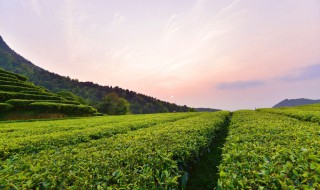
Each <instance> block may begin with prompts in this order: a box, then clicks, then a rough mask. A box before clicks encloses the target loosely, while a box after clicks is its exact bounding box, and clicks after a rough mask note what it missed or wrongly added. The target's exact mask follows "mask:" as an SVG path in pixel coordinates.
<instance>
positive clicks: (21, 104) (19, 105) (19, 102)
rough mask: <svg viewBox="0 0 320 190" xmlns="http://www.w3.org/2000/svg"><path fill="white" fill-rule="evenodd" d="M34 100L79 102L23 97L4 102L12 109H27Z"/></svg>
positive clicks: (66, 102)
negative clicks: (25, 98)
mask: <svg viewBox="0 0 320 190" xmlns="http://www.w3.org/2000/svg"><path fill="white" fill-rule="evenodd" d="M35 102H42V103H43V102H49V103H60V104H71V105H79V104H80V103H79V102H74V101H63V100H24V99H11V100H8V101H6V103H8V104H11V105H12V106H13V107H14V109H28V108H29V105H30V104H31V103H35Z"/></svg>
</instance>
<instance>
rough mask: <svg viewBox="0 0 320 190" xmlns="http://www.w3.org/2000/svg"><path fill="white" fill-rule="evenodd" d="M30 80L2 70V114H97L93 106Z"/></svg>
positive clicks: (0, 94) (0, 101)
mask: <svg viewBox="0 0 320 190" xmlns="http://www.w3.org/2000/svg"><path fill="white" fill-rule="evenodd" d="M27 80H28V78H27V77H24V76H22V75H18V74H15V73H12V72H8V71H5V70H3V69H1V68H0V112H1V113H2V117H3V114H8V113H9V114H12V113H14V114H13V115H17V113H18V114H21V113H22V112H29V113H30V112H32V114H31V115H34V116H37V115H39V114H40V113H42V114H43V113H45V114H49V113H51V114H52V113H55V114H64V115H72V116H78V115H92V114H95V113H96V112H97V110H96V109H94V108H93V107H91V106H87V105H82V104H81V103H80V102H78V101H76V100H75V99H73V98H69V97H62V96H60V95H58V94H54V93H51V92H49V91H48V90H46V89H45V88H44V87H41V86H36V85H34V84H33V83H31V82H28V81H27Z"/></svg>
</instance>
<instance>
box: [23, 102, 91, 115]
mask: <svg viewBox="0 0 320 190" xmlns="http://www.w3.org/2000/svg"><path fill="white" fill-rule="evenodd" d="M29 109H32V110H34V111H39V112H44V113H63V114H66V115H87V114H90V115H91V114H94V113H96V112H97V110H96V109H95V108H93V107H91V106H85V105H73V104H61V103H53V102H35V103H31V104H29Z"/></svg>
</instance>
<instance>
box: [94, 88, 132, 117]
mask: <svg viewBox="0 0 320 190" xmlns="http://www.w3.org/2000/svg"><path fill="white" fill-rule="evenodd" d="M98 110H99V112H102V113H105V114H108V115H125V114H127V113H129V111H130V103H129V102H128V101H127V100H126V99H124V98H120V97H119V96H118V94H117V93H115V92H112V93H109V94H107V95H106V96H105V97H104V98H103V99H102V101H101V102H100V103H99V105H98Z"/></svg>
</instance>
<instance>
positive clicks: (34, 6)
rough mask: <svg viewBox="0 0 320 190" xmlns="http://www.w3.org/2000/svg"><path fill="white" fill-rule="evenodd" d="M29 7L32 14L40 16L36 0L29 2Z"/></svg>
mask: <svg viewBox="0 0 320 190" xmlns="http://www.w3.org/2000/svg"><path fill="white" fill-rule="evenodd" d="M30 2H31V6H32V9H33V10H34V12H35V13H36V14H37V15H38V16H41V11H40V7H39V6H40V5H39V2H38V1H37V0H31V1H30Z"/></svg>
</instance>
